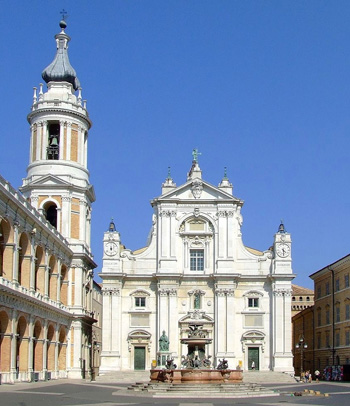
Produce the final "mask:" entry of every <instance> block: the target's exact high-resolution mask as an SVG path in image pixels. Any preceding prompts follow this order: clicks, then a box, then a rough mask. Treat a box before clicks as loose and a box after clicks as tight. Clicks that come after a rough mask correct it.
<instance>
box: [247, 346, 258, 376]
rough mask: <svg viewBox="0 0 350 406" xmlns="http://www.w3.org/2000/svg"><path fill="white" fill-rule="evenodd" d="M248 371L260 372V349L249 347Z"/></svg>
mask: <svg viewBox="0 0 350 406" xmlns="http://www.w3.org/2000/svg"><path fill="white" fill-rule="evenodd" d="M248 369H249V370H254V369H255V370H256V371H258V370H259V347H248Z"/></svg>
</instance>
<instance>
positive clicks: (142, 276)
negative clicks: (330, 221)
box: [100, 150, 295, 372]
mask: <svg viewBox="0 0 350 406" xmlns="http://www.w3.org/2000/svg"><path fill="white" fill-rule="evenodd" d="M232 192H233V188H232V184H231V183H230V181H229V179H228V178H227V176H226V175H225V176H224V178H223V179H222V180H221V182H220V183H219V185H218V187H216V186H213V185H211V184H209V183H208V182H206V181H205V180H204V179H203V178H202V170H201V168H200V166H199V162H198V154H197V153H196V150H194V153H193V161H192V166H191V168H190V171H189V172H188V174H187V181H186V182H185V183H184V184H182V185H181V186H178V187H177V186H176V184H175V183H174V181H173V179H172V178H171V177H170V176H168V178H167V179H166V180H165V182H164V183H163V185H162V194H161V195H160V196H159V197H158V198H156V199H154V200H152V202H151V204H152V207H153V217H152V229H151V232H150V235H149V238H148V243H147V246H146V247H144V248H142V249H139V250H137V251H131V250H129V249H127V248H125V247H124V245H123V244H122V241H121V237H120V234H119V233H118V231H117V229H116V226H115V224H114V222H111V224H110V227H109V230H108V231H107V232H106V233H105V234H104V240H103V244H104V257H103V268H102V273H101V274H100V276H101V278H102V280H103V288H102V294H103V323H102V325H103V327H102V343H103V345H102V352H101V368H100V370H101V371H113V370H138V369H148V368H155V367H157V368H162V367H164V365H165V364H166V361H167V360H171V361H172V362H173V363H175V364H177V365H178V366H181V365H185V363H186V362H187V360H188V358H189V357H190V358H191V357H192V358H193V356H194V354H196V356H197V358H198V359H202V360H203V362H204V360H205V362H206V363H207V365H208V364H210V365H211V366H214V367H215V366H217V365H218V364H219V363H220V360H221V361H222V359H225V360H226V361H227V362H228V365H229V368H231V369H235V368H241V369H243V370H248V369H251V368H254V369H256V370H274V371H281V372H293V362H292V352H291V350H292V343H291V296H292V285H291V281H292V280H293V278H294V276H295V275H294V274H293V271H292V267H291V236H290V234H289V233H287V232H286V230H285V228H284V225H283V224H281V225H280V227H279V228H278V231H277V233H276V234H275V235H274V237H273V244H272V246H271V247H270V248H268V249H267V250H265V251H259V250H256V249H252V248H248V247H246V246H244V244H243V241H242V232H241V226H242V221H243V220H242V213H241V209H242V206H243V201H242V200H241V199H239V198H237V197H234V196H233V193H232ZM164 342H166V345H164Z"/></svg>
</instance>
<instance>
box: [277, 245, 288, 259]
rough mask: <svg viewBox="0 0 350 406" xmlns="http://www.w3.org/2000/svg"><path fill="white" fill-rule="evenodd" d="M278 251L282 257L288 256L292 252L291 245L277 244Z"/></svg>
mask: <svg viewBox="0 0 350 406" xmlns="http://www.w3.org/2000/svg"><path fill="white" fill-rule="evenodd" d="M276 252H277V255H278V256H280V257H282V258H285V257H288V255H289V252H290V248H289V245H288V244H279V245H278V246H277V249H276Z"/></svg>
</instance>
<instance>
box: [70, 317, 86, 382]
mask: <svg viewBox="0 0 350 406" xmlns="http://www.w3.org/2000/svg"><path fill="white" fill-rule="evenodd" d="M72 328H73V330H72V338H71V340H72V341H73V344H72V343H71V345H72V351H73V362H72V367H71V370H70V376H69V377H71V378H73V379H74V378H75V379H79V378H81V377H82V368H83V361H84V360H83V354H82V344H83V343H82V325H81V320H76V321H74V322H73V323H72Z"/></svg>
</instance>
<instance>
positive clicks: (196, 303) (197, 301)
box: [193, 293, 201, 309]
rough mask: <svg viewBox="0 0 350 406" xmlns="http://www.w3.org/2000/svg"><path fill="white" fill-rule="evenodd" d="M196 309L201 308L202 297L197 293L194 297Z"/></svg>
mask: <svg viewBox="0 0 350 406" xmlns="http://www.w3.org/2000/svg"><path fill="white" fill-rule="evenodd" d="M193 307H194V308H195V309H200V308H201V295H200V294H199V293H195V295H194V306H193Z"/></svg>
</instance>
